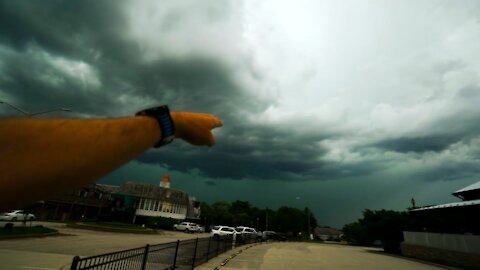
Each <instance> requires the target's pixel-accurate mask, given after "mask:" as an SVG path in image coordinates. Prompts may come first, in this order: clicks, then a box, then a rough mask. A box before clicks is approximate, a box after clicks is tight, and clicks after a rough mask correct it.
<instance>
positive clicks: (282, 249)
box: [195, 242, 454, 270]
mask: <svg viewBox="0 0 480 270" xmlns="http://www.w3.org/2000/svg"><path fill="white" fill-rule="evenodd" d="M247 247H248V246H247ZM244 248H246V247H241V248H238V249H236V250H234V251H232V252H227V253H225V254H223V255H220V256H219V257H217V258H215V259H212V260H211V261H209V262H208V263H206V264H203V265H201V266H199V267H197V268H195V269H197V270H213V269H215V267H217V269H219V270H240V269H249V270H255V269H262V270H281V269H285V270H291V269H294V270H319V269H326V270H385V269H388V270H441V269H454V268H448V267H444V266H439V265H433V264H429V263H426V262H420V261H417V260H411V259H407V258H403V257H400V256H391V255H386V254H385V253H383V252H381V251H380V250H378V249H373V248H365V247H352V246H345V245H335V244H315V243H314V244H310V243H298V242H297V243H269V244H257V245H255V246H253V247H250V248H247V249H245V250H243V251H242V252H241V253H238V252H239V250H242V249H244ZM231 255H235V257H233V258H231V259H230V260H229V261H228V262H227V263H226V264H225V265H224V266H222V265H221V263H222V262H223V261H224V260H225V259H227V258H229V256H231Z"/></svg>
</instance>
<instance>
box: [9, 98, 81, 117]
mask: <svg viewBox="0 0 480 270" xmlns="http://www.w3.org/2000/svg"><path fill="white" fill-rule="evenodd" d="M0 104H5V105H8V106H10V107H11V108H13V109H15V110H16V111H19V112H21V113H22V114H24V115H26V116H27V117H32V116H34V115H39V114H44V113H49V112H56V111H62V112H71V111H72V110H70V109H67V108H55V109H50V110H45V111H39V112H29V111H27V110H24V109H22V108H20V107H18V106H15V105H13V104H11V103H8V102H6V101H3V100H0Z"/></svg>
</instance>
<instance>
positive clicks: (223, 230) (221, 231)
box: [210, 226, 235, 237]
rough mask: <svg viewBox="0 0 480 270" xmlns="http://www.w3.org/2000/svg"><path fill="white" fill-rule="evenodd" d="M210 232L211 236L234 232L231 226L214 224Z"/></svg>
mask: <svg viewBox="0 0 480 270" xmlns="http://www.w3.org/2000/svg"><path fill="white" fill-rule="evenodd" d="M210 234H211V235H212V236H213V237H219V236H225V235H233V234H235V229H234V228H233V227H228V226H215V227H213V228H212V232H211V233H210Z"/></svg>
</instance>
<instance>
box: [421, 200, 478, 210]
mask: <svg viewBox="0 0 480 270" xmlns="http://www.w3.org/2000/svg"><path fill="white" fill-rule="evenodd" d="M479 204H480V200H473V201H464V202H454V203H446V204H439V205H434V206H427V207H422V208H417V209H413V210H412V211H423V210H431V209H441V208H450V207H460V206H470V205H479Z"/></svg>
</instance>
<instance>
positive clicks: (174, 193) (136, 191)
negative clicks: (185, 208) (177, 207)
mask: <svg viewBox="0 0 480 270" xmlns="http://www.w3.org/2000/svg"><path fill="white" fill-rule="evenodd" d="M118 193H121V194H128V195H133V196H138V197H142V198H149V199H156V200H162V201H167V202H172V203H178V204H187V203H188V194H187V193H185V192H183V191H180V190H175V189H171V188H164V187H159V186H156V185H152V184H143V183H132V182H126V183H123V184H122V185H121V186H120V189H119V190H118Z"/></svg>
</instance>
